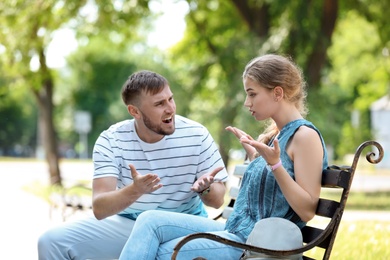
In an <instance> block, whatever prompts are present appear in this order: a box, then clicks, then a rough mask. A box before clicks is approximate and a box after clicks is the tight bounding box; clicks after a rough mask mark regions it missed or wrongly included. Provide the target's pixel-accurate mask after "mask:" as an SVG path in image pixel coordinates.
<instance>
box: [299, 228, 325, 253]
mask: <svg viewBox="0 0 390 260" xmlns="http://www.w3.org/2000/svg"><path fill="white" fill-rule="evenodd" d="M323 231H324V230H323V229H320V228H316V227H310V226H305V227H304V228H303V229H302V236H303V242H304V243H310V242H311V241H313V240H314V239H316V238H317V237H318V236H320V235H321V234H322V232H323ZM329 240H330V239H329V238H327V239H325V240H324V241H323V242H322V243H320V244H318V245H317V246H318V247H320V248H323V249H325V248H327V247H328V245H329Z"/></svg>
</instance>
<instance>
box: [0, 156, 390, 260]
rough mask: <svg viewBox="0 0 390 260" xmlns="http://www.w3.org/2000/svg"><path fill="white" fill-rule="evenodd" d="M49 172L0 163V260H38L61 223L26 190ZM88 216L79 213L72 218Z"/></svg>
mask: <svg viewBox="0 0 390 260" xmlns="http://www.w3.org/2000/svg"><path fill="white" fill-rule="evenodd" d="M61 171H62V176H63V178H64V179H66V180H67V181H71V182H73V181H77V180H90V179H91V176H92V172H93V166H92V163H91V162H78V161H75V162H67V163H63V164H61ZM47 180H48V171H47V166H46V164H45V162H42V161H38V162H37V161H24V160H23V161H0V193H1V194H0V203H1V204H0V205H1V217H0V230H1V238H2V241H3V242H2V249H1V252H0V259H24V260H28V259H33V260H34V259H37V248H36V247H37V239H38V237H39V235H40V234H42V233H43V232H44V231H45V230H47V229H48V228H50V227H53V226H55V225H58V224H61V223H62V220H61V216H60V215H59V213H58V212H57V213H56V212H55V214H53V216H52V218H50V217H49V205H48V204H47V203H46V202H45V201H44V200H43V199H41V198H39V197H37V196H35V195H33V194H32V193H31V192H29V191H27V190H26V187H28V188H30V189H31V188H34V187H40V186H42V185H46V184H47V183H48V181H47ZM352 185H353V187H355V188H359V189H372V188H375V187H376V188H379V189H382V190H383V189H387V190H390V176H389V177H386V178H385V177H383V178H380V179H378V178H375V176H373V177H366V176H362V177H360V176H358V175H357V176H356V179H355V180H354V183H353V184H352ZM86 215H91V212H85V213H79V214H76V215H74V216H73V217H72V218H71V219H70V220H69V221H71V220H72V219H77V218H80V217H85V216H86ZM359 219H377V220H380V221H390V212H362V211H355V212H351V211H346V212H345V213H344V216H343V220H344V221H349V220H351V221H353V220H359Z"/></svg>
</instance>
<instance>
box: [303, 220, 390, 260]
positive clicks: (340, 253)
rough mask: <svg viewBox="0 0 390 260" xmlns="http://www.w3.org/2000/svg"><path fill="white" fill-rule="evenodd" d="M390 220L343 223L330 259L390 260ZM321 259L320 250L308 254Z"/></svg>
mask: <svg viewBox="0 0 390 260" xmlns="http://www.w3.org/2000/svg"><path fill="white" fill-rule="evenodd" d="M389 233H390V220H389V221H386V222H383V221H363V220H359V221H343V220H342V221H341V224H340V227H339V230H338V232H337V236H336V241H335V243H334V245H333V250H332V253H331V258H330V259H338V260H339V259H343V260H355V259H364V260H371V259H372V260H377V259H390V236H389ZM306 255H307V256H309V257H312V258H314V259H321V256H322V253H321V252H320V249H313V250H311V251H310V252H308V253H307V254H306Z"/></svg>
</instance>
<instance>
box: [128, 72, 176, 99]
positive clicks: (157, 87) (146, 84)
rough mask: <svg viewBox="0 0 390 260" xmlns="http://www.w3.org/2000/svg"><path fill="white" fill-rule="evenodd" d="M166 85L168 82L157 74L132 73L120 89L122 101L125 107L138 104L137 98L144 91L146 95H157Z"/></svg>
mask: <svg viewBox="0 0 390 260" xmlns="http://www.w3.org/2000/svg"><path fill="white" fill-rule="evenodd" d="M167 85H168V80H167V79H166V78H164V77H163V76H161V75H160V74H158V73H155V72H152V71H148V70H142V71H138V72H135V73H133V74H132V75H131V76H129V78H128V79H127V80H126V82H125V84H123V87H122V100H123V102H124V103H125V104H126V105H130V104H134V103H135V102H138V100H137V99H138V97H139V96H140V94H141V93H142V91H144V92H145V93H147V94H149V93H150V94H152V95H154V94H157V93H159V92H161V91H162V90H163V88H164V87H165V86H167Z"/></svg>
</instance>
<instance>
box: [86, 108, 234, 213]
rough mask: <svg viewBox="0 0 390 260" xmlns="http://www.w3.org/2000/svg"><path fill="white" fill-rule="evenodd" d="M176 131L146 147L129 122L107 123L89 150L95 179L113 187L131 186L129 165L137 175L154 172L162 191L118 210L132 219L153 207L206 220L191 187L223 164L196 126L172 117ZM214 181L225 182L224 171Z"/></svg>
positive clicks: (210, 140)
mask: <svg viewBox="0 0 390 260" xmlns="http://www.w3.org/2000/svg"><path fill="white" fill-rule="evenodd" d="M175 124H176V125H175V126H176V130H175V132H174V133H173V134H172V135H166V136H165V137H164V138H163V139H161V140H160V141H158V142H156V143H145V142H143V141H142V140H141V139H140V138H139V137H138V135H137V133H136V131H135V127H134V119H132V120H125V121H122V122H119V123H117V124H114V125H112V126H111V127H110V128H109V129H108V130H105V131H103V132H102V133H101V135H100V136H99V138H98V139H97V141H96V143H95V147H94V151H93V161H94V167H95V170H94V179H96V178H102V177H116V178H117V188H118V189H121V188H123V187H124V186H126V185H129V184H131V183H132V182H133V180H132V177H131V173H130V168H129V164H133V165H134V166H135V168H136V170H137V171H138V173H140V174H147V173H154V174H157V175H158V176H159V177H160V179H161V183H162V184H163V187H162V188H160V189H158V190H156V191H154V192H152V193H149V194H144V195H142V196H141V197H140V198H139V199H138V200H137V201H136V202H134V203H133V204H132V205H130V206H129V207H128V208H127V209H125V210H124V211H122V212H121V213H120V215H124V216H126V217H129V218H131V219H136V217H137V216H138V215H139V214H140V213H142V212H143V211H145V210H150V209H157V210H166V211H175V212H183V213H188V214H195V215H203V216H206V213H205V210H204V206H203V203H202V201H201V200H200V198H199V196H198V195H197V194H196V193H195V192H193V191H191V187H192V185H193V183H194V182H195V181H196V179H198V178H199V177H200V176H202V175H203V174H205V173H208V172H210V171H211V170H213V169H215V168H216V167H219V166H224V163H223V161H222V159H221V155H220V153H219V150H218V148H217V146H216V144H215V142H214V140H213V138H212V136H211V135H210V133H209V132H208V130H207V129H206V128H205V127H204V126H202V125H201V124H199V123H197V122H194V121H192V120H189V119H187V118H184V117H182V116H179V115H176V116H175ZM215 179H218V180H220V181H222V182H225V181H227V179H228V175H227V172H226V170H222V171H220V172H219V173H218V174H217V175H216V177H215Z"/></svg>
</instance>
